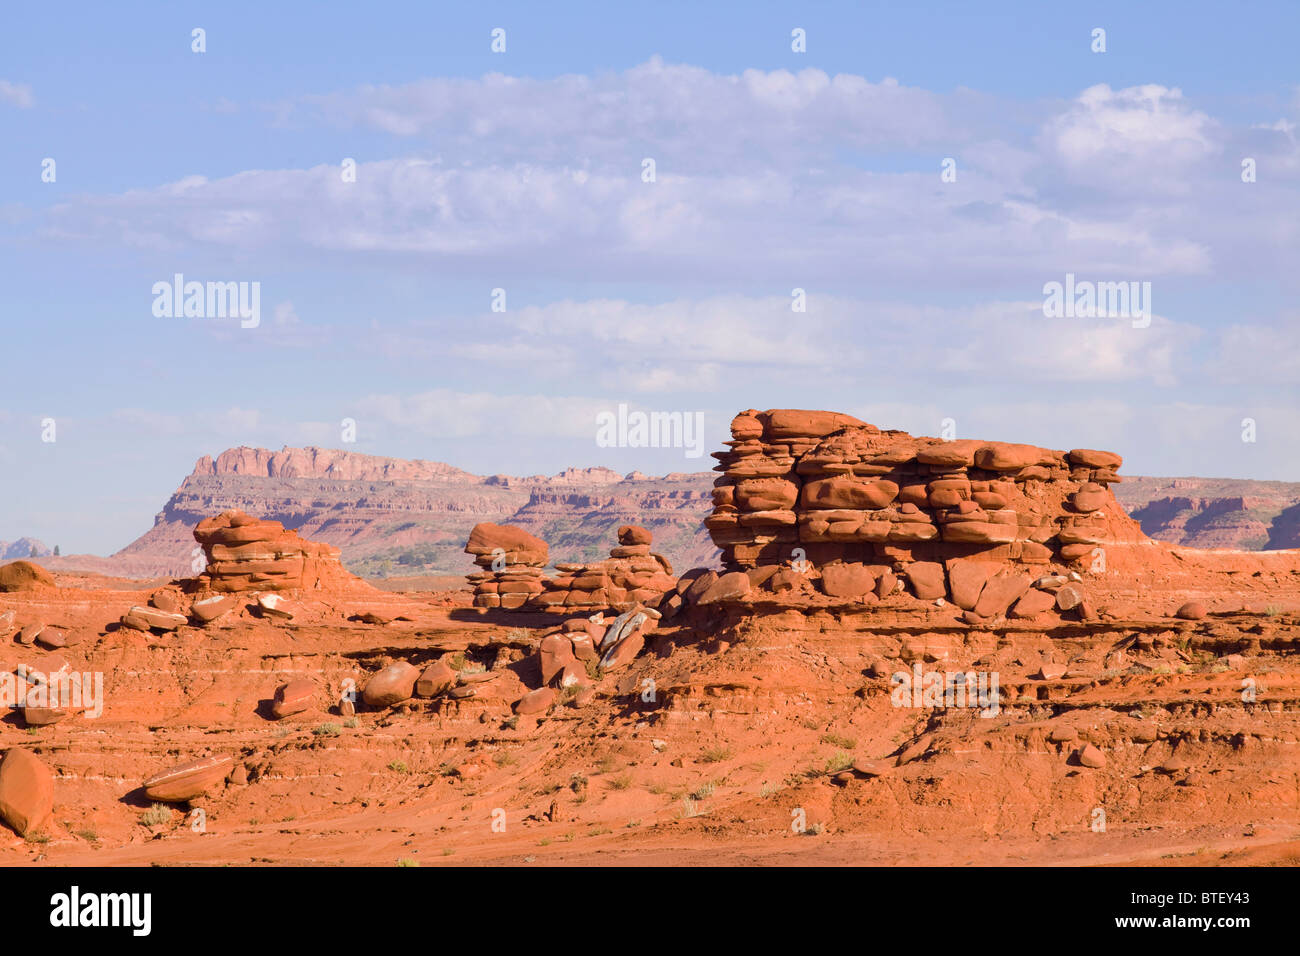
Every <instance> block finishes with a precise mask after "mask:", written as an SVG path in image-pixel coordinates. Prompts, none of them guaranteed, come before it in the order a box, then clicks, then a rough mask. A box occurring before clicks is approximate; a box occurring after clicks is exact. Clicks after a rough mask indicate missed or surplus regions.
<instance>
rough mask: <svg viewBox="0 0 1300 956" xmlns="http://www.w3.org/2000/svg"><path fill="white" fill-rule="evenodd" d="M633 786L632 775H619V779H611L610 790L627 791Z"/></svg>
mask: <svg viewBox="0 0 1300 956" xmlns="http://www.w3.org/2000/svg"><path fill="white" fill-rule="evenodd" d="M631 786H632V775H631V774H630V773H623V774H619V775H618V776H617V777H611V778H610V780H609V788H610V789H611V790H627V789H628V788H630V787H631Z"/></svg>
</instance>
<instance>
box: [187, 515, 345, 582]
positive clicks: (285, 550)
mask: <svg viewBox="0 0 1300 956" xmlns="http://www.w3.org/2000/svg"><path fill="white" fill-rule="evenodd" d="M194 539H195V540H196V541H198V543H199V545H200V546H201V547H202V548H203V553H204V555H205V557H206V558H207V567H206V568H205V569H204V571H203V572H202V574H200V575H199V580H200V582H201V583H202V584H203V585H205V586H206V587H207V588H209V589H210V590H212V591H216V592H219V593H223V594H229V593H235V592H240V591H287V590H294V589H319V588H330V589H354V590H355V589H356V588H357V587H358V586H360V587H363V588H364V587H365V585H364V584H363V583H362V582H360V580H359V579H358V578H356V577H355V576H353V575H351V574H349V573H348V572H347V571H346V570H344V568H343V565H342V564H341V563H340V561H339V549H338V548H335V547H333V546H331V545H328V544H320V543H318V542H314V541H308V540H306V539H304V538H302V537H300V536H299V535H298V533H297V532H296V531H287V530H285V527H284V525H282V524H281V523H280V522H278V521H270V520H261V519H258V518H254V517H253V516H252V515H249V514H245V513H244V512H242V511H237V510H231V511H223V512H221V514H219V515H214V516H213V517H211V518H205V519H204V520H203V521H200V522H199V524H198V527H196V528H195V529H194Z"/></svg>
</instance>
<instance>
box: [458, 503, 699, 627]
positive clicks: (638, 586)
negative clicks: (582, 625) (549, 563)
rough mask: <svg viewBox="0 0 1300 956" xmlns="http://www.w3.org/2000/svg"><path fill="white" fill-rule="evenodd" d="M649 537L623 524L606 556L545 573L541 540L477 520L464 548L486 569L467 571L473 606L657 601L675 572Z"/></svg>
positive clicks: (565, 607) (621, 606)
mask: <svg viewBox="0 0 1300 956" xmlns="http://www.w3.org/2000/svg"><path fill="white" fill-rule="evenodd" d="M653 540H654V538H653V536H652V535H651V533H650V532H649V531H648V530H647V529H645V528H642V527H639V526H637V525H624V526H622V527H621V528H619V529H618V544H617V545H616V546H614V547H613V548H611V549H610V552H609V558H608V559H606V560H604V561H597V562H594V563H590V564H580V563H576V562H559V563H557V564H556V570H557V572H558V573H557V574H556V575H555V576H554V577H546V576H545V575H544V573H543V571H542V568H543V567H544V566H545V564H546V560H547V555H548V548H547V546H546V542H545V541H542V540H541V539H539V538H535V537H533V536H532V535H530V534H528V533H527V532H525V531H521V530H520V529H518V528H511V527H508V526H504V525H490V524H480V525H476V526H475V527H474V530H473V532H472V533H471V534H470V539H469V543H468V544H466V545H465V550H466V551H467V552H468V553H470V554H472V555H474V563H475V564H477V565H479V566H480V567H482V568H486V569H489V570H485V571H480V572H476V573H474V574H471V575H469V582H470V585H471V586H472V587H473V588H474V606H475V607H485V608H504V609H507V610H517V609H519V608H527V609H528V610H540V611H572V610H575V609H581V610H582V611H584V612H588V611H595V610H604V609H607V608H612V609H614V610H619V611H623V610H627V609H628V608H632V607H636V606H640V605H648V606H653V605H657V604H659V603H660V601H662V600H663V598H664V596H665V595H666V594H668V593H670V592H672V591H673V589H674V588H675V587H676V585H677V578H676V577H675V576H674V575H673V567H672V565H671V564H669V562H668V559H667V558H665V557H664V556H663V555H660V554H655V553H654V552H652V551H651V550H650V547H651V544H652V542H653Z"/></svg>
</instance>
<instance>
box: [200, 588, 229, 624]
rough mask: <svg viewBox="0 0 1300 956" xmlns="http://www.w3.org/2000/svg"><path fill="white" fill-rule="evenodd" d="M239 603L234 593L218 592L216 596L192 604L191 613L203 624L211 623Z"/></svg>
mask: <svg viewBox="0 0 1300 956" xmlns="http://www.w3.org/2000/svg"><path fill="white" fill-rule="evenodd" d="M236 603H237V601H236V599H235V596H234V595H233V594H218V595H217V596H216V597H210V598H204V599H203V600H202V601H195V602H194V603H193V604H192V605H190V614H192V615H193V616H194V617H196V618H198V619H199V621H200V622H201V623H203V624H210V623H211V622H212V621H215V620H217V619H218V618H219V617H221V616H222V615H223V614H227V613H229V612H230V611H232V610H233V609H234V607H235V604H236Z"/></svg>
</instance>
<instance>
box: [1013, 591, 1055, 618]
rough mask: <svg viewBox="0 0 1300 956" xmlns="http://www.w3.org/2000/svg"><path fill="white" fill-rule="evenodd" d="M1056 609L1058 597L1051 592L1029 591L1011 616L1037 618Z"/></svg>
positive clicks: (1018, 602) (1014, 608)
mask: <svg viewBox="0 0 1300 956" xmlns="http://www.w3.org/2000/svg"><path fill="white" fill-rule="evenodd" d="M1054 607H1056V595H1054V594H1052V592H1050V591H1039V590H1037V589H1035V590H1031V591H1027V592H1026V593H1025V594H1024V596H1023V597H1021V598H1020V600H1018V601H1017V602H1016V603H1015V606H1014V607H1013V608H1012V609H1011V616H1012V617H1016V618H1022V617H1035V616H1037V615H1039V614H1044V613H1046V612H1047V611H1050V610H1051V609H1052V608H1054Z"/></svg>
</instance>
